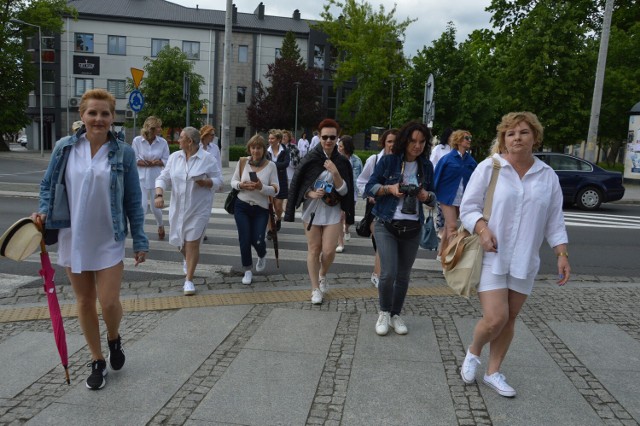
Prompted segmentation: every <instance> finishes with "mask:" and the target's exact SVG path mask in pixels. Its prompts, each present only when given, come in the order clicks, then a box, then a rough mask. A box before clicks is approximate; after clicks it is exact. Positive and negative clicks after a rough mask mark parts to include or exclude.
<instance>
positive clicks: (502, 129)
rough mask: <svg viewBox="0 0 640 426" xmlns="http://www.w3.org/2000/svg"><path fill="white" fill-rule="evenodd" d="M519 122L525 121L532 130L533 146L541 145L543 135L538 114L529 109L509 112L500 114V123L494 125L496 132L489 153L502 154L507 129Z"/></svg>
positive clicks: (504, 151) (505, 146) (505, 150)
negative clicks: (494, 140) (494, 141)
mask: <svg viewBox="0 0 640 426" xmlns="http://www.w3.org/2000/svg"><path fill="white" fill-rule="evenodd" d="M520 123H526V124H527V125H528V126H529V127H530V128H531V131H532V132H533V139H534V143H533V148H534V149H535V148H538V147H539V146H540V145H542V137H543V135H544V128H543V127H542V124H540V120H538V116H536V115H535V114H534V113H532V112H529V111H521V112H510V113H508V114H505V115H503V116H502V120H501V121H500V124H498V125H497V126H496V130H497V131H498V134H497V136H496V143H494V145H493V146H492V147H491V154H504V153H506V152H507V145H506V143H505V135H506V133H507V131H508V130H509V129H513V128H514V127H516V126H517V125H518V124H520Z"/></svg>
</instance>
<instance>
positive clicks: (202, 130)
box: [200, 124, 216, 139]
mask: <svg viewBox="0 0 640 426" xmlns="http://www.w3.org/2000/svg"><path fill="white" fill-rule="evenodd" d="M209 133H213V134H214V135H215V134H216V128H215V127H213V126H212V125H211V124H205V125H204V126H202V127H201V128H200V139H202V138H204V137H205V136H207V135H208V134H209Z"/></svg>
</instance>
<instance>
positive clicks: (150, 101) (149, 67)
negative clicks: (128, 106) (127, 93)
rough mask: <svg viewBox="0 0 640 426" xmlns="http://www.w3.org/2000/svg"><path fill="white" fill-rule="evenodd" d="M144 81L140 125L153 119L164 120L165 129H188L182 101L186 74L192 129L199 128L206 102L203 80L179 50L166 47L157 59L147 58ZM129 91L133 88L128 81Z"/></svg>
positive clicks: (184, 106)
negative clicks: (185, 75) (202, 98)
mask: <svg viewBox="0 0 640 426" xmlns="http://www.w3.org/2000/svg"><path fill="white" fill-rule="evenodd" d="M144 60H145V61H147V64H146V65H145V66H144V70H145V72H146V73H145V77H144V78H143V79H142V83H141V84H140V88H139V89H140V92H142V95H143V96H144V107H143V108H142V111H140V113H139V114H138V118H139V119H140V121H144V120H145V119H146V118H147V117H148V116H150V115H154V116H156V117H158V118H160V119H161V120H162V125H163V126H165V127H170V128H181V127H184V126H185V125H186V117H187V105H186V101H185V100H183V97H182V95H183V81H184V80H183V79H184V74H185V73H187V74H189V75H190V77H191V85H190V89H191V102H190V104H189V119H190V123H189V124H190V125H191V126H193V127H200V125H201V122H200V111H201V110H202V107H203V104H204V102H205V101H203V100H201V99H200V95H201V93H202V89H201V87H202V85H203V84H204V78H203V77H202V76H201V75H200V74H196V73H195V72H194V71H193V69H194V64H193V62H192V61H190V60H189V59H187V55H186V54H185V53H184V52H183V51H181V50H180V49H179V48H178V47H169V46H165V47H164V48H163V49H162V50H160V52H158V56H157V57H155V58H148V57H145V58H144ZM129 86H130V87H129V89H131V88H132V83H131V80H130V79H129Z"/></svg>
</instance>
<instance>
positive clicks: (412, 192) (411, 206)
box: [400, 184, 420, 215]
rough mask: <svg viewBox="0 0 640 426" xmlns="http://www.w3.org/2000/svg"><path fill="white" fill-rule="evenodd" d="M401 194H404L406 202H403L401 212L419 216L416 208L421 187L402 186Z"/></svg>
mask: <svg viewBox="0 0 640 426" xmlns="http://www.w3.org/2000/svg"><path fill="white" fill-rule="evenodd" d="M400 192H401V193H402V194H404V201H403V202H402V209H401V210H400V211H401V212H402V213H403V214H411V215H413V214H418V210H417V208H416V205H417V201H418V198H417V197H418V193H419V192H420V187H419V186H418V185H413V184H409V185H400Z"/></svg>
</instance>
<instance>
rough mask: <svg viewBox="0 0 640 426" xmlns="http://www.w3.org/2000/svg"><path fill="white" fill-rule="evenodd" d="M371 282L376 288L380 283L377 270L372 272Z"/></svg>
mask: <svg viewBox="0 0 640 426" xmlns="http://www.w3.org/2000/svg"><path fill="white" fill-rule="evenodd" d="M371 284H373V286H374V287H375V288H378V284H380V277H378V274H376V273H375V272H374V273H373V274H371Z"/></svg>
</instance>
